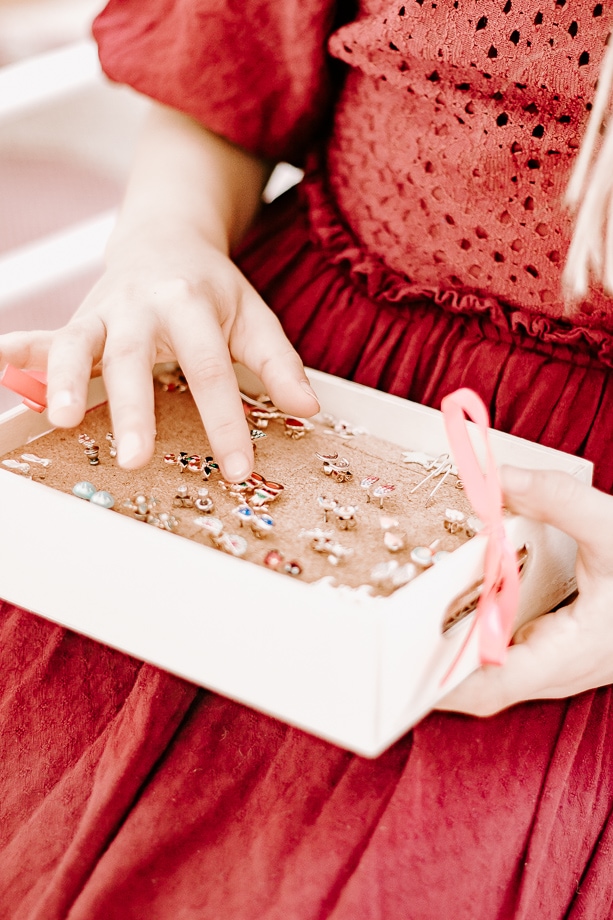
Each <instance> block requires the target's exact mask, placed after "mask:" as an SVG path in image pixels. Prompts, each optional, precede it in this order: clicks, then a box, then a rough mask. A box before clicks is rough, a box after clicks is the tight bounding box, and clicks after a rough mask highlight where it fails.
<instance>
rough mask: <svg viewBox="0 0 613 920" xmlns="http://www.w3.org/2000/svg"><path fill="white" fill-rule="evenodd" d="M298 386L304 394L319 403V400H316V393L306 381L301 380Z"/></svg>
mask: <svg viewBox="0 0 613 920" xmlns="http://www.w3.org/2000/svg"><path fill="white" fill-rule="evenodd" d="M300 386H301V387H302V389H303V390H304V392H305V393H307V394H308V395H309V396H310V397H311V398H312V399H315V400H317V402H319V399H317V393H316V392H315V390H314V389H313V387H312V386H311V384H310V383H309V382H308V380H301V381H300Z"/></svg>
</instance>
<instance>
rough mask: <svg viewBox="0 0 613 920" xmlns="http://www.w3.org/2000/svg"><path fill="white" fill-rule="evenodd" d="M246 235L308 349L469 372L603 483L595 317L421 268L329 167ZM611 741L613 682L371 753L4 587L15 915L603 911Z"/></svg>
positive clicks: (549, 917) (503, 415)
mask: <svg viewBox="0 0 613 920" xmlns="http://www.w3.org/2000/svg"><path fill="white" fill-rule="evenodd" d="M236 257H237V260H238V261H239V264H240V265H241V266H242V267H243V269H244V271H245V273H246V274H247V276H248V277H249V278H250V279H251V280H252V282H253V283H254V285H255V286H256V287H257V288H258V290H260V291H261V292H262V293H263V296H264V297H265V298H266V299H267V301H268V302H269V303H270V305H271V306H272V308H273V309H274V310H275V311H276V312H277V313H278V314H279V316H280V318H281V320H282V322H283V324H284V327H285V329H286V331H287V333H288V335H289V336H290V338H291V339H292V341H293V342H294V343H295V345H296V347H297V348H298V350H299V352H300V354H301V356H302V358H303V360H304V361H305V363H306V364H307V365H308V366H311V367H316V368H319V369H321V370H324V371H327V372H329V373H332V374H337V375H339V376H344V377H348V378H351V379H353V380H356V381H359V382H360V383H363V384H367V385H369V386H372V387H377V388H380V389H384V390H388V391H390V392H392V393H395V394H398V395H402V396H405V397H408V398H410V399H413V400H416V401H419V402H423V403H427V404H428V405H431V406H434V407H436V408H439V407H440V401H441V399H442V397H443V396H444V395H445V394H446V393H448V392H450V391H451V390H454V389H456V388H457V387H459V386H464V385H468V386H471V387H473V388H474V389H476V390H477V391H478V392H479V393H480V395H481V396H482V397H483V398H484V400H485V402H486V404H487V405H488V406H489V409H490V415H491V419H492V422H493V425H494V427H496V428H500V429H503V430H506V431H510V432H513V433H514V434H516V435H520V436H522V437H525V438H529V439H531V440H535V441H540V442H541V443H544V444H548V445H551V446H554V447H557V448H561V449H563V450H566V451H569V452H573V453H577V454H581V455H583V456H586V457H588V458H589V459H591V460H593V461H594V463H595V481H596V483H597V484H598V485H599V486H600V487H601V488H603V489H607V490H611V489H612V487H613V461H612V459H611V453H612V452H611V446H612V444H611V425H610V421H609V420H610V418H611V417H612V409H613V386H612V374H611V364H612V355H613V348H611V337H610V335H608V334H607V333H606V332H604V331H602V330H601V331H598V330H597V329H596V327H591V328H584V329H577V328H575V327H573V326H572V325H570V324H565V323H563V322H560V323H559V324H555V323H552V322H551V321H544V320H542V318H539V317H535V316H530V315H528V314H524V313H523V312H522V311H520V310H512V309H510V308H509V309H504V310H503V309H502V308H500V307H499V306H498V305H496V304H495V303H492V302H490V301H488V299H487V298H486V297H485V298H479V297H477V296H475V295H466V296H464V297H460V296H457V295H451V294H449V293H448V292H437V291H432V292H427V291H425V292H416V291H415V290H413V289H412V288H411V286H410V285H407V281H406V279H403V278H400V277H398V276H394V275H392V274H390V273H389V272H387V271H386V270H385V269H384V268H383V266H381V265H380V264H379V263H377V261H376V260H372V259H370V258H369V256H368V255H367V254H365V253H363V252H361V251H360V248H359V246H358V245H357V243H356V241H355V240H353V239H352V238H351V235H350V234H349V232H348V231H347V230H346V228H344V227H343V225H342V221H341V220H340V219H339V218H338V216H337V215H335V214H334V211H333V208H332V206H331V205H330V203H329V201H328V200H327V198H326V195H325V192H324V191H323V187H322V186H321V185H320V184H318V182H317V181H316V180H315V179H309V180H307V182H306V183H305V185H304V188H303V189H302V190H300V191H299V192H296V191H292V192H290V193H288V194H287V195H286V196H284V198H283V199H282V200H279V201H277V202H275V203H273V205H271V206H268V208H267V209H266V213H265V214H264V215H263V217H262V220H261V221H260V223H259V224H258V226H257V228H256V229H255V230H254V231H253V232H252V233H251V235H250V237H249V238H248V239H247V240H246V241H245V243H244V245H243V246H242V247H241V250H240V252H238V253H237V254H236ZM219 615H220V616H221V615H223V611H220V612H219ZM322 641H323V640H322ZM254 667H257V662H254ZM612 750H613V713H612V706H611V689H610V688H609V687H606V688H602V689H600V690H598V691H593V692H589V693H584V694H582V695H580V696H577V697H574V698H572V699H570V700H560V701H557V700H555V701H545V702H529V703H524V704H522V705H518V706H515V707H513V708H512V709H510V710H508V711H506V712H504V713H501V714H499V715H498V716H494V717H492V718H489V719H483V720H479V719H474V718H471V717H467V716H462V715H454V714H448V713H432V714H431V715H430V716H428V717H427V718H426V719H424V720H423V721H422V722H421V723H420V724H419V725H418V726H417V727H416V728H415V729H414V730H413V731H411V732H409V733H408V734H407V735H406V736H405V737H404V738H402V739H401V740H400V741H398V742H397V743H396V744H395V745H394V746H393V747H392V748H390V749H389V750H388V751H387V752H385V753H384V754H383V755H382V756H381V757H379V758H377V759H376V760H367V759H364V758H360V757H357V756H355V755H352V754H349V753H347V752H346V751H343V750H341V749H339V748H337V747H335V746H333V745H330V744H327V743H326V742H324V741H321V740H318V739H315V738H313V737H311V736H309V735H307V734H305V733H304V732H301V731H299V730H297V729H293V728H289V727H287V726H285V725H284V724H282V723H280V722H278V721H276V720H274V719H271V718H269V717H266V716H263V715H260V714H258V713H256V712H253V711H252V710H250V709H248V708H246V707H244V706H241V705H238V704H235V703H233V702H231V701H228V700H226V699H223V698H221V697H219V696H216V695H214V694H211V693H209V692H207V691H205V690H201V689H199V688H196V687H194V686H193V685H191V684H189V683H187V682H185V681H182V680H180V679H178V678H176V677H173V676H171V675H168V674H166V673H164V672H162V671H159V670H157V669H155V668H153V667H151V666H150V665H144V664H142V663H140V662H138V661H136V660H134V659H132V658H129V657H127V656H125V655H121V654H119V653H118V652H115V651H113V650H110V649H107V648H105V647H104V646H101V645H99V644H97V643H95V642H92V641H90V640H87V639H84V638H82V637H79V636H77V635H75V634H74V633H71V632H70V631H67V630H64V629H61V628H59V627H56V626H53V625H51V624H49V623H47V622H45V621H43V620H41V619H39V618H37V617H35V616H33V615H31V614H29V613H27V612H24V611H21V610H18V609H16V608H14V607H11V606H10V605H7V604H4V605H2V606H0V918H1V920H60V918H69V920H109V918H113V920H144V918H146V920H171V918H172V920H192V918H193V920H324V918H326V920H446V918H454V920H506V918H513V920H562V918H569V920H570V918H572V920H580V918H581V920H605V918H608V917H610V916H612V915H613V861H612V849H613V822H612V821H611V820H610V816H611V811H612V807H613V764H612V762H611V761H612Z"/></svg>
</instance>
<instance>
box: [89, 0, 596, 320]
mask: <svg viewBox="0 0 613 920" xmlns="http://www.w3.org/2000/svg"><path fill="white" fill-rule="evenodd" d="M338 8H340V11H341V12H342V11H343V9H344V7H343V4H342V3H338V4H336V3H333V2H332V0H301V2H300V3H298V2H287V3H285V2H284V3H278V2H275V0H248V2H243V3H240V4H237V3H227V2H221V0H150V2H149V3H147V4H146V5H143V4H141V3H139V2H137V0H121V2H120V0H111V2H110V3H109V5H108V7H107V8H106V10H105V11H104V12H103V13H102V15H101V16H100V17H99V18H98V20H97V22H96V25H95V33H96V38H97V40H98V42H99V45H100V49H101V58H102V63H103V66H104V68H105V70H106V71H107V73H108V74H109V76H110V77H111V78H112V79H114V80H118V81H121V82H126V83H130V84H131V85H133V86H135V87H136V88H137V89H138V90H140V91H141V92H143V93H146V94H148V95H150V96H152V97H154V98H156V99H159V100H160V101H162V102H164V103H166V104H168V105H172V106H175V107H177V108H179V109H181V110H183V111H185V112H188V113H189V114H190V115H193V116H194V117H195V118H197V119H199V120H200V121H202V122H203V123H204V124H205V125H207V126H208V127H210V128H211V129H212V130H213V131H216V132H217V133H219V134H222V135H224V136H226V137H228V138H229V139H230V140H232V141H233V142H235V143H238V144H240V145H242V146H244V147H245V148H247V149H249V150H251V151H253V152H255V153H257V154H258V155H263V156H268V157H271V158H273V159H283V158H286V159H290V160H294V161H296V160H298V161H299V160H300V159H301V157H302V155H303V153H304V151H305V150H307V149H308V148H309V147H313V146H322V145H323V146H324V158H325V159H324V162H325V169H324V170H323V178H324V179H325V184H326V188H327V190H328V193H329V195H330V201H331V203H332V204H333V205H334V207H335V208H336V211H337V213H338V215H339V222H340V223H342V224H343V225H344V226H345V228H347V229H348V230H349V231H351V233H352V234H353V235H354V238H355V240H356V242H357V244H358V245H359V246H361V248H362V251H361V253H356V255H355V258H356V259H357V260H358V261H360V260H362V261H363V259H364V254H367V256H368V257H369V258H370V257H379V258H380V259H381V260H382V262H383V263H385V265H387V266H389V267H390V268H391V269H393V270H394V271H395V272H397V273H400V274H401V275H402V276H403V277H404V278H405V279H406V284H405V285H404V287H403V291H404V295H405V296H407V297H410V296H411V293H412V292H414V293H415V295H418V296H421V295H423V294H431V295H432V296H433V297H435V298H438V299H440V297H441V295H442V292H451V293H453V295H454V296H457V297H458V298H459V300H458V302H459V303H461V304H465V305H466V308H467V309H470V304H471V303H473V304H474V303H475V302H479V303H482V304H486V303H491V302H492V301H495V302H496V303H498V304H501V305H503V306H504V305H511V306H512V307H514V308H521V309H524V310H526V311H527V312H528V313H529V314H531V315H535V314H536V315H540V316H543V315H546V316H548V317H550V318H556V319H559V318H560V317H564V318H565V319H568V320H569V321H570V322H571V324H573V325H581V326H583V327H585V328H592V329H596V328H606V329H607V330H609V331H611V330H613V301H612V300H611V298H610V297H607V296H605V295H604V294H603V293H602V292H601V291H598V290H592V291H591V292H590V295H589V298H588V299H587V300H586V302H584V303H580V304H577V303H575V304H572V305H569V304H568V303H565V301H564V296H563V292H562V286H561V272H562V267H563V265H564V261H565V258H566V253H567V250H568V246H569V241H570V237H571V233H572V219H571V215H569V214H568V212H567V210H566V209H565V207H564V204H563V196H564V191H565V188H566V185H567V182H568V178H569V174H570V170H571V165H572V163H573V160H574V158H575V156H576V153H577V149H578V147H579V145H580V141H581V137H582V135H583V132H584V129H585V124H586V121H587V117H588V114H589V107H590V105H591V101H592V99H593V96H594V86H595V83H596V81H597V78H598V73H599V68H600V63H601V60H602V57H603V53H604V47H605V43H606V39H607V36H608V32H609V29H610V26H611V20H612V18H613V17H612V15H611V9H610V8H607V5H606V4H602V3H596V2H594V0H589V2H585V3H584V2H581V3H579V2H577V0H574V2H573V0H406V2H404V3H403V2H400V0H399V2H396V3H390V2H389V0H362V2H361V3H360V4H359V9H358V13H357V15H356V16H354V18H353V19H352V21H350V22H349V23H348V24H347V25H344V26H341V27H340V28H337V29H336V31H334V25H333V23H334V17H335V15H336V13H338V11H339V9H338ZM330 33H332V34H331V35H330ZM326 49H327V51H328V52H329V54H330V55H332V56H333V57H335V58H337V59H340V61H342V62H344V64H346V65H347V66H346V68H342V69H343V70H344V71H345V74H344V83H343V85H342V89H341V91H340V94H339V96H338V98H336V99H335V100H334V93H333V92H332V90H333V89H334V87H333V86H331V80H330V71H329V68H328V67H327V66H326ZM331 100H334V109H333V113H332V114H333V121H332V131H331V134H327V135H326V134H325V132H324V130H323V129H324V127H325V125H326V118H327V116H328V114H329V107H330V105H331V104H332V103H331ZM312 224H313V229H314V232H315V234H319V236H320V238H321V239H322V240H323V239H324V237H326V236H327V235H329V230H330V228H329V225H328V224H327V223H326V224H325V225H323V226H319V225H318V219H317V215H315V214H314V215H313V220H312Z"/></svg>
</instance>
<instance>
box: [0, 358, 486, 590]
mask: <svg viewBox="0 0 613 920" xmlns="http://www.w3.org/2000/svg"><path fill="white" fill-rule="evenodd" d="M169 379H172V377H170V378H169V376H168V374H166V375H162V376H161V377H158V378H156V381H155V408H156V418H157V439H156V447H155V454H154V457H153V459H152V460H151V461H150V463H149V464H148V465H147V466H146V467H145V468H143V469H141V470H137V471H126V470H122V469H121V468H120V467H119V466H118V465H117V463H116V461H115V459H114V458H113V457H112V456H111V451H110V447H111V444H110V442H109V440H108V439H107V434H109V433H110V432H111V431H112V423H111V419H110V414H109V409H108V405H107V404H103V405H100V406H97V407H96V408H94V409H92V410H90V411H89V412H88V413H87V414H86V416H85V419H84V420H83V423H82V425H80V426H79V428H78V429H73V430H65V429H56V430H54V431H52V432H49V433H47V434H45V435H43V436H42V437H40V438H38V439H37V440H36V441H34V442H32V443H30V444H29V445H28V446H27V448H20V449H16V450H14V451H11V452H9V453H7V454H4V455H3V456H2V462H3V463H4V465H5V467H6V466H7V464H6V463H5V461H9V464H10V463H15V462H18V463H20V464H23V463H24V462H25V461H24V460H23V459H22V458H23V455H24V454H30V455H31V454H34V455H35V456H37V457H38V458H40V459H44V460H48V461H50V463H49V464H48V465H47V466H43V465H42V464H40V463H36V462H30V463H29V467H30V469H29V471H28V472H27V473H26V475H29V476H32V478H33V479H36V480H38V481H41V482H44V484H45V485H46V486H48V487H50V488H53V489H58V490H60V491H62V492H65V493H68V494H70V495H71V496H72V497H74V501H83V499H81V498H77V497H76V496H73V488H74V486H75V484H76V483H79V482H83V481H89V482H91V483H92V484H93V485H94V486H95V488H96V489H97V490H99V491H103V490H104V491H106V492H108V493H110V494H111V495H112V496H113V498H114V502H115V503H114V506H113V508H112V509H111V510H104V509H102V508H98V507H92V515H94V516H95V515H96V514H101V513H108V514H125V515H128V516H134V510H133V499H134V497H135V496H136V495H138V494H141V495H143V496H145V497H147V498H148V499H150V498H153V499H155V506H154V514H153V518H156V517H159V515H162V516H164V515H171V516H172V519H174V527H173V529H172V530H171V531H169V532H168V539H169V540H171V539H172V540H176V539H177V537H180V538H183V539H189V540H194V541H196V542H200V543H203V544H205V545H207V546H214V545H215V538H214V537H212V536H211V535H209V533H207V531H206V529H203V527H202V524H203V523H204V524H205V528H206V527H207V526H209V524H210V521H211V519H212V518H215V519H218V520H219V521H220V522H221V524H222V526H223V533H224V534H229V535H238V536H240V537H242V538H243V541H244V543H245V544H246V545H245V551H244V555H242V556H241V557H240V558H241V561H248V562H250V563H252V564H256V565H267V566H268V567H269V568H270V567H274V568H276V571H278V572H279V574H280V577H295V578H298V579H300V580H301V581H303V582H307V583H308V582H315V581H318V580H320V579H323V578H325V579H328V580H330V581H331V582H332V583H333V584H335V585H339V586H340V585H342V586H346V587H349V588H354V589H361V590H364V591H367V592H368V593H370V594H372V595H388V594H390V593H392V592H393V591H394V590H395V589H396V588H397V587H398V586H399V585H400V584H402V583H406V581H402V580H398V583H395V582H394V580H393V577H392V575H391V574H390V576H389V577H387V578H382V577H381V575H380V570H381V567H382V566H387V568H390V566H389V563H390V562H392V563H393V565H392V568H395V569H396V570H399V569H401V568H402V569H403V571H408V569H406V568H405V567H407V566H410V565H411V552H412V550H413V549H414V548H415V547H417V546H422V547H428V546H431V547H432V548H433V550H434V551H435V552H436V553H448V552H453V551H454V550H455V549H457V548H458V547H459V546H460V545H461V544H462V543H464V542H465V541H466V540H468V539H469V538H470V537H469V534H470V531H467V529H466V528H465V527H464V526H460V527H458V529H457V530H455V532H450V530H449V529H447V528H446V527H445V516H446V512H447V510H448V509H453V510H455V511H457V512H459V513H460V514H461V515H463V516H464V518H465V519H469V518H471V516H473V515H474V512H473V510H472V508H471V506H470V503H469V502H468V499H467V497H466V495H465V493H464V491H463V490H462V489H461V483H460V482H459V480H458V477H457V475H455V474H450V475H448V476H447V478H446V479H445V480H444V481H443V482H442V484H441V485H440V487H439V488H438V489H437V492H436V494H435V495H434V496H433V497H432V498H431V499H429V496H430V494H431V492H432V489H433V488H434V486H435V485H438V484H439V483H440V482H441V479H442V477H433V478H432V479H430V480H429V481H428V482H425V483H424V484H423V485H422V486H420V487H419V488H418V489H417V490H416V491H414V492H412V491H411V490H412V489H414V487H415V486H416V485H417V484H418V483H419V482H420V481H421V480H423V479H424V477H425V476H426V475H427V472H428V471H427V470H426V468H425V467H424V466H423V465H421V464H420V463H418V462H410V463H409V462H406V461H405V457H406V453H407V452H406V450H405V449H404V448H400V447H398V446H397V445H394V444H392V443H390V442H388V441H384V440H382V439H379V438H377V437H374V436H373V435H371V434H369V433H368V432H367V431H364V430H363V429H361V428H360V427H359V426H360V419H359V418H352V419H350V420H343V419H331V418H330V417H329V416H326V415H325V414H323V413H322V414H321V415H319V416H317V417H315V418H314V419H310V420H309V424H308V430H307V431H306V433H305V434H304V435H303V436H302V437H300V438H294V437H291V436H289V435H288V434H287V433H286V431H287V430H288V426H286V422H285V419H284V418H274V419H271V420H269V421H268V424H267V425H266V427H265V428H260V429H258V428H257V427H256V426H257V424H262V420H261V419H254V417H253V415H252V414H249V415H248V414H247V413H248V411H249V409H250V408H251V411H253V406H251V407H249V406H246V419H247V421H246V423H247V424H248V425H249V427H250V428H251V429H252V430H253V431H254V432H255V431H259V436H258V437H257V439H256V440H254V447H255V463H254V468H255V471H256V472H257V473H258V474H259V475H260V476H262V477H263V478H264V479H265V480H268V481H273V482H276V483H280V484H282V485H283V489H282V490H281V491H280V492H279V494H278V495H277V497H275V498H274V499H273V500H271V501H269V502H267V503H266V504H265V505H263V506H258V505H257V504H255V505H254V506H253V507H252V511H253V515H252V517H251V520H253V516H257V515H268V516H270V518H272V520H273V522H274V523H273V525H272V527H271V528H270V531H269V532H268V533H266V534H265V535H264V536H259V535H258V532H259V528H258V527H256V526H253V527H252V524H251V522H250V520H248V519H243V518H241V517H240V516H239V515H238V514H237V508H238V507H239V506H240V505H241V504H242V505H243V506H244V504H245V500H249V499H250V493H249V492H243V493H242V494H236V493H235V492H234V491H230V489H229V488H228V485H229V484H227V483H224V481H223V479H222V477H221V474H220V472H219V470H217V469H215V468H213V469H212V470H209V475H208V478H207V476H206V473H204V472H202V471H199V472H194V471H192V470H191V469H182V467H181V465H180V464H178V463H169V462H167V461H166V460H165V457H166V456H167V455H171V454H172V455H174V456H175V458H177V457H178V456H179V454H180V452H184V453H185V454H186V455H187V456H188V457H193V456H195V455H197V456H198V457H200V458H202V459H203V460H204V458H206V457H209V456H210V455H211V449H210V444H209V442H208V439H207V437H206V433H205V431H204V428H203V425H202V421H201V419H200V416H199V413H198V410H197V408H196V406H195V403H194V401H193V399H192V397H191V394H190V392H189V390H188V389H185V390H183V389H182V388H181V387H176V386H173V385H171V386H169V385H168V380H169ZM174 379H175V380H176V379H180V375H178V376H176V377H175V378H174ZM246 395H247V396H248V397H249V398H250V399H255V400H259V401H261V400H262V396H261V394H256V393H249V394H246ZM273 408H274V407H273ZM289 430H292V429H291V423H290V426H289ZM354 430H355V432H356V433H355V434H353V435H352V434H348V432H351V431H354ZM81 435H87V436H88V437H89V438H90V439H91V440H93V441H94V442H95V443H96V445H97V446H98V447H99V453H98V459H99V462H98V463H97V464H95V465H92V464H90V462H89V460H88V457H87V456H86V452H85V451H86V447H84V444H83V443H81V442H80V441H79V436H81ZM335 453H336V454H338V457H339V458H340V459H345V460H347V461H348V468H349V471H350V472H351V478H350V479H348V480H345V481H339V479H338V478H336V476H335V474H334V473H333V472H332V473H328V474H327V473H326V472H324V461H322V460H321V459H318V457H317V456H316V455H317V454H321V455H322V456H331V455H334V454H335ZM338 462H339V461H338V460H336V461H333V464H338ZM194 465H196V464H194ZM15 474H16V475H23V474H19V473H18V472H16V473H15ZM340 478H342V477H340ZM368 478H372V479H373V480H376V481H375V482H374V483H373V484H372V485H371V486H370V487H369V488H368V489H366V488H365V487H364V485H363V483H364V480H366V479H368ZM385 484H392V485H394V486H395V488H394V490H393V491H391V492H390V493H389V494H387V495H385V496H384V497H383V498H379V497H376V495H375V494H374V490H375V489H376V488H377V487H379V486H381V485H385ZM181 487H186V488H187V496H188V497H187V501H186V500H185V499H184V498H179V497H178V496H179V494H180V493H182V492H183V491H185V489H182V488H181ZM202 488H206V489H208V496H209V497H210V499H211V500H212V502H213V506H214V508H213V510H212V512H211V513H210V514H203V513H201V512H199V511H198V510H197V509H196V508H195V507H193V505H192V506H190V502H194V501H195V500H196V499H197V498H198V490H199V489H202ZM369 497H370V500H369ZM322 500H325V501H326V502H330V503H334V502H336V503H337V505H338V506H341V507H347V506H353V507H354V508H355V512H354V514H353V516H352V517H353V521H350V522H349V526H346V522H344V521H343V520H342V519H339V518H338V517H337V514H336V512H335V510H331V511H329V512H328V513H327V514H326V512H325V510H324V508H323V507H322ZM130 505H132V507H129V506H130ZM337 510H338V509H337ZM94 520H95V518H92V521H94ZM256 523H257V522H256ZM142 526H151V524H148V523H146V522H143V524H142ZM452 530H454V528H452ZM314 534H320V537H319V540H318V538H317V537H316V536H314ZM386 534H388V536H387V537H386ZM386 539H388V540H390V541H391V542H392V543H393V544H395V545H397V544H398V543H401V544H402V546H401V548H400V549H396V550H395V551H391V550H390V549H388V548H387V547H386V544H385V540H386ZM322 541H327V542H326V544H325V545H327V546H330V544H336V545H340V547H341V548H342V550H344V551H346V554H342V555H341V556H340V558H338V557H337V558H335V555H334V553H330V552H327V551H326V552H318V551H316V550H315V549H314V548H313V544H314V543H317V542H319V543H320V545H321V543H322ZM219 551H220V552H221V551H223V550H222V549H220V550H219ZM438 558H441V557H438ZM277 560H278V563H277V565H276V566H273V565H272V564H271V563H273V562H275V561H277ZM413 571H414V573H415V577H419V573H420V572H421V571H422V569H421V568H420V567H417V568H416V569H414V570H413ZM376 573H379V574H376Z"/></svg>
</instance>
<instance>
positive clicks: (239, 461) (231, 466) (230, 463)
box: [222, 450, 252, 482]
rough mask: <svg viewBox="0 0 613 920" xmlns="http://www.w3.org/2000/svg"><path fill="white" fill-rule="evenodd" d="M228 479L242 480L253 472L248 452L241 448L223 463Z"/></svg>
mask: <svg viewBox="0 0 613 920" xmlns="http://www.w3.org/2000/svg"><path fill="white" fill-rule="evenodd" d="M222 466H223V472H224V476H225V478H226V479H228V480H230V481H231V482H242V481H243V480H244V479H246V478H247V476H249V475H250V474H251V470H252V464H251V460H250V458H249V457H248V456H247V454H244V453H242V451H240V450H236V451H234V453H232V454H229V455H228V456H227V457H226V458H225V460H224V461H223V463H222Z"/></svg>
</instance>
